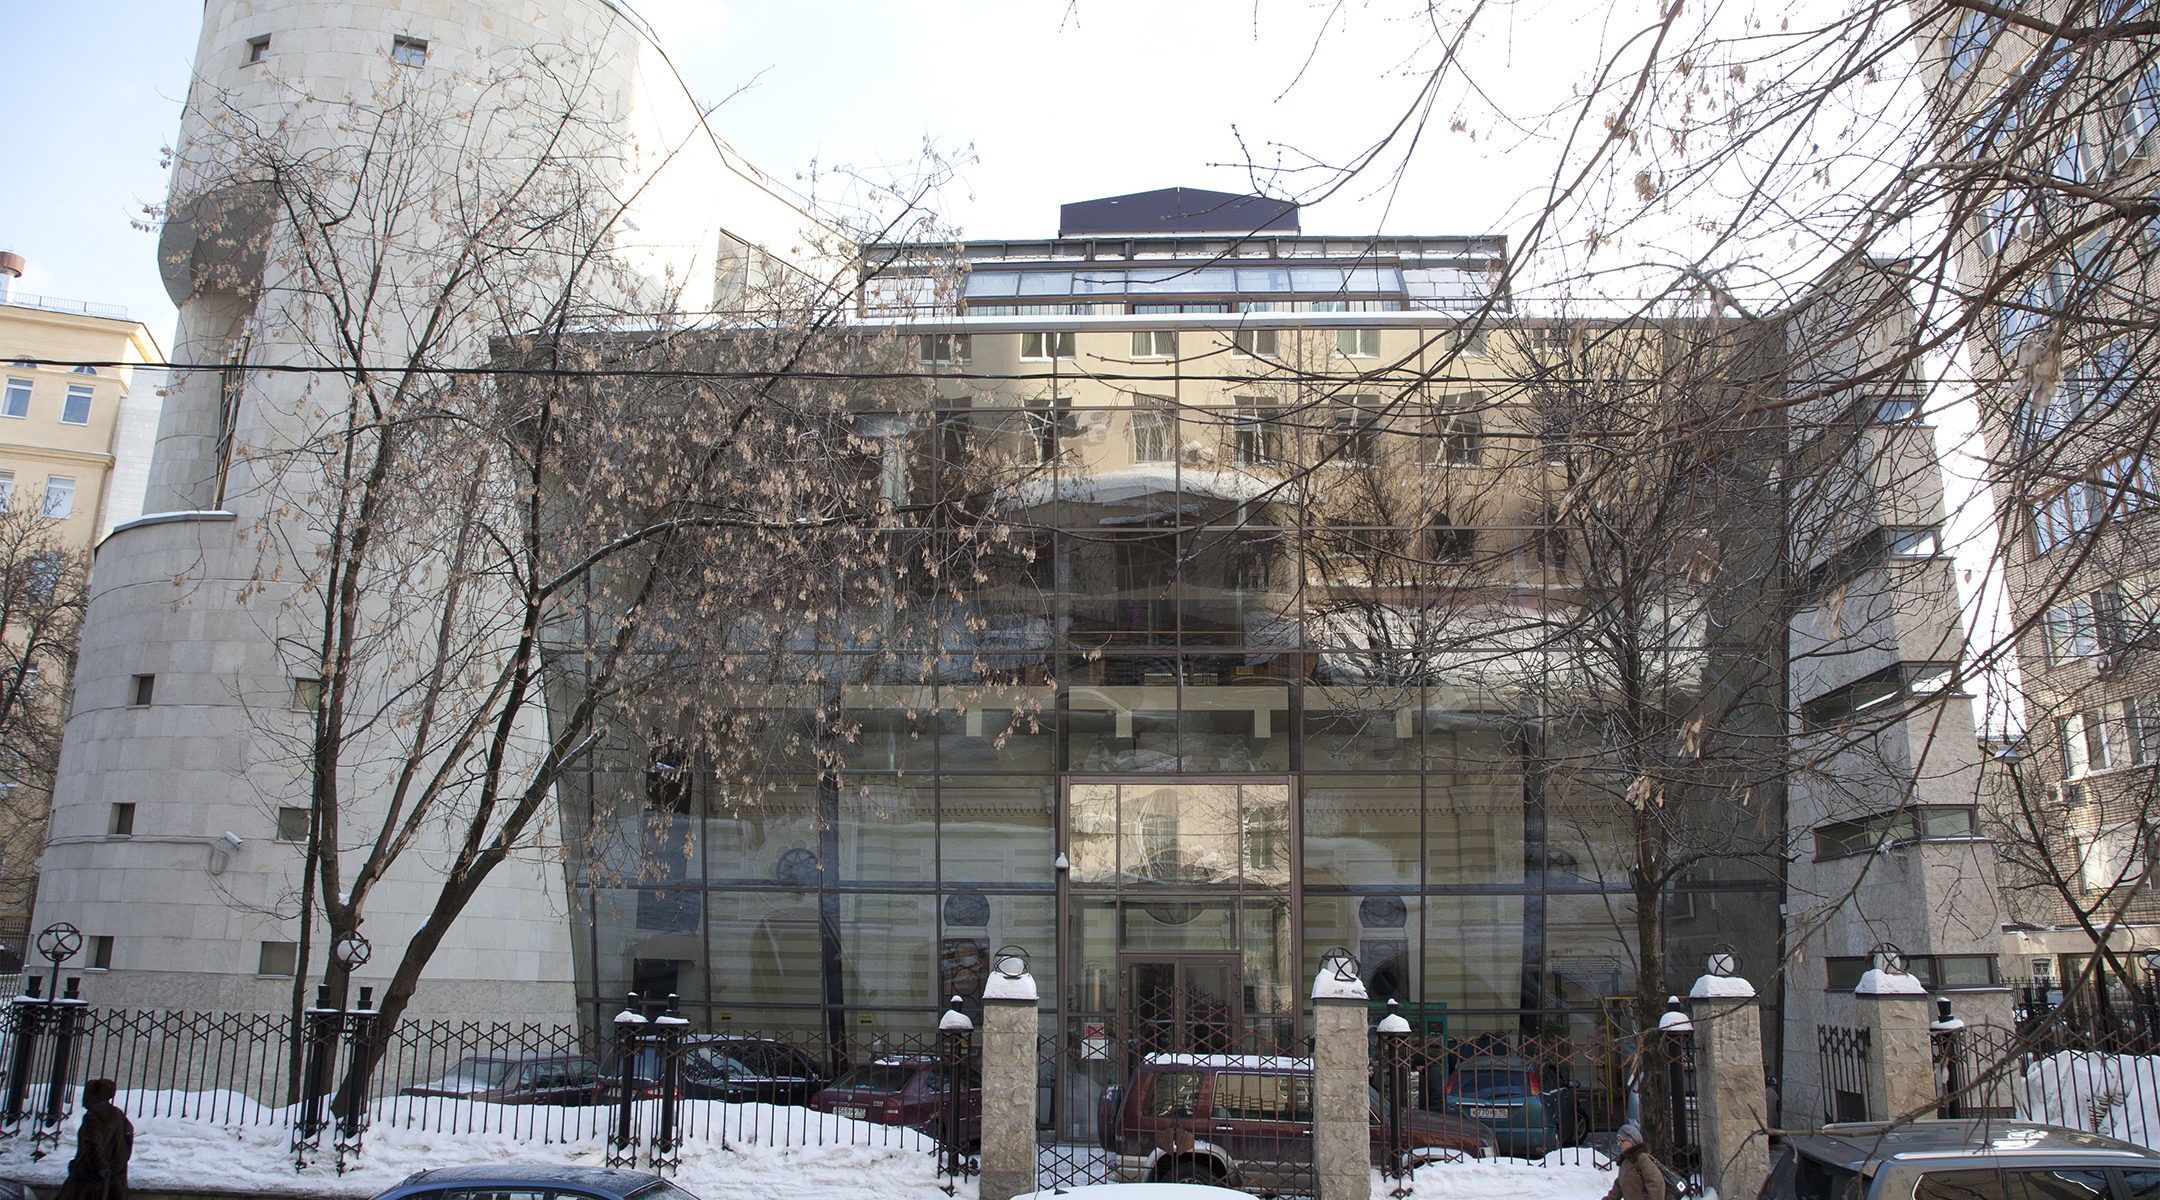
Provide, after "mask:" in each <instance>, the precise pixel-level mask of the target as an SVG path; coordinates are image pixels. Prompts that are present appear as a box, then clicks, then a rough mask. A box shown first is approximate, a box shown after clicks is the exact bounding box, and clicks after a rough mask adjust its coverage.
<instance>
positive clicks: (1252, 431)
mask: <svg viewBox="0 0 2160 1200" xmlns="http://www.w3.org/2000/svg"><path fill="white" fill-rule="evenodd" d="M1237 406H1238V407H1237V417H1236V421H1237V425H1236V428H1235V435H1234V436H1235V438H1236V450H1237V463H1238V465H1239V466H1241V467H1257V466H1263V465H1266V464H1268V463H1277V462H1281V461H1282V410H1281V409H1279V408H1276V407H1274V406H1272V405H1268V404H1263V403H1261V402H1260V401H1258V400H1254V399H1252V398H1250V397H1245V396H1240V397H1238V402H1237Z"/></svg>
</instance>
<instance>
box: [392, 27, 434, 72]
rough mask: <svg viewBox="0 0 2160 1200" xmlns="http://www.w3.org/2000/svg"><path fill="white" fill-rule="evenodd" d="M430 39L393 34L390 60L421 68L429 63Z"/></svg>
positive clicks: (401, 64) (398, 63)
mask: <svg viewBox="0 0 2160 1200" xmlns="http://www.w3.org/2000/svg"><path fill="white" fill-rule="evenodd" d="M427 58H428V40H427V39H426V38H416V37H407V36H406V35H404V34H402V33H401V34H393V35H392V36H391V38H390V61H391V62H394V63H396V64H397V65H399V66H401V67H413V68H416V69H417V68H419V67H424V66H426V65H427Z"/></svg>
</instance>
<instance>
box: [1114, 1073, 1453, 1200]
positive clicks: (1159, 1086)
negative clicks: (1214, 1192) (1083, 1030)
mask: <svg viewBox="0 0 2160 1200" xmlns="http://www.w3.org/2000/svg"><path fill="white" fill-rule="evenodd" d="M1367 1101H1368V1112H1367V1116H1368V1118H1369V1119H1370V1121H1371V1124H1372V1154H1373V1162H1374V1163H1375V1164H1378V1163H1379V1162H1380V1161H1381V1156H1382V1155H1383V1153H1384V1152H1385V1151H1384V1143H1383V1137H1384V1135H1383V1131H1382V1128H1381V1124H1380V1113H1381V1103H1380V1097H1379V1094H1378V1093H1377V1092H1374V1091H1372V1090H1371V1089H1370V1088H1368V1089H1367ZM1096 1118H1097V1122H1098V1126H1099V1128H1100V1130H1101V1136H1102V1147H1103V1149H1104V1150H1107V1151H1109V1152H1110V1153H1111V1154H1114V1155H1116V1156H1117V1178H1118V1179H1119V1180H1121V1181H1124V1182H1129V1183H1139V1182H1158V1181H1169V1182H1182V1183H1204V1184H1219V1185H1223V1186H1228V1187H1238V1188H1245V1189H1248V1190H1251V1189H1258V1190H1261V1191H1269V1190H1278V1191H1294V1190H1297V1189H1299V1188H1301V1187H1310V1186H1311V1183H1312V1178H1311V1174H1312V1142H1313V1139H1312V1132H1313V1068H1312V1060H1311V1059H1309V1058H1261V1057H1256V1056H1253V1055H1239V1054H1206V1055H1194V1054H1151V1055H1148V1056H1147V1057H1146V1058H1144V1059H1143V1060H1141V1062H1140V1065H1139V1066H1138V1067H1136V1068H1134V1070H1133V1073H1132V1077H1131V1078H1130V1079H1129V1080H1127V1081H1126V1082H1125V1083H1124V1084H1123V1085H1122V1086H1118V1087H1112V1088H1110V1089H1108V1090H1107V1091H1105V1092H1104V1093H1103V1097H1102V1100H1101V1102H1100V1104H1099V1106H1098V1109H1097V1112H1096ZM1403 1126H1404V1130H1403V1132H1404V1137H1405V1139H1406V1140H1407V1142H1408V1145H1409V1147H1410V1157H1411V1158H1412V1159H1413V1160H1418V1159H1434V1158H1444V1157H1451V1156H1454V1155H1464V1156H1467V1157H1471V1158H1483V1157H1485V1156H1486V1155H1487V1154H1489V1153H1491V1152H1492V1148H1493V1132H1492V1130H1490V1129H1487V1128H1486V1127H1485V1126H1483V1125H1481V1124H1479V1123H1478V1122H1476V1121H1469V1120H1464V1119H1462V1118H1460V1117H1452V1116H1444V1115H1441V1114H1438V1113H1430V1112H1420V1111H1417V1110H1415V1109H1410V1110H1406V1111H1405V1112H1404V1113H1403Z"/></svg>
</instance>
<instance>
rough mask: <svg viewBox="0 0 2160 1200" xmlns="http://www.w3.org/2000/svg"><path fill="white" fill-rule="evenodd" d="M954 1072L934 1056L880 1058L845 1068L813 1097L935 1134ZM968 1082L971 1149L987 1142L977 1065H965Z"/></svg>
mask: <svg viewBox="0 0 2160 1200" xmlns="http://www.w3.org/2000/svg"><path fill="white" fill-rule="evenodd" d="M950 1070H951V1068H950V1067H948V1066H947V1065H946V1064H944V1063H942V1062H940V1061H938V1060H937V1059H934V1058H900V1057H896V1058H880V1059H877V1060H876V1061H874V1062H870V1063H866V1064H864V1065H862V1066H859V1067H853V1068H850V1069H849V1070H848V1071H846V1072H844V1073H843V1074H842V1075H841V1076H840V1078H838V1079H835V1080H833V1082H832V1086H831V1087H828V1088H826V1089H824V1090H823V1091H820V1092H818V1093H817V1094H816V1095H814V1096H812V1097H810V1107H811V1108H812V1109H814V1110H816V1111H818V1112H828V1113H832V1114H834V1115H835V1116H842V1117H851V1118H853V1119H855V1120H858V1121H870V1122H873V1123H875V1124H879V1125H905V1126H907V1127H909V1128H910V1129H920V1130H922V1131H924V1132H926V1133H935V1132H937V1129H938V1121H939V1119H940V1117H941V1115H942V1114H943V1113H944V1111H945V1099H946V1092H947V1090H948V1089H947V1077H948V1073H949V1072H950ZM966 1083H967V1089H966V1090H965V1091H964V1092H963V1093H961V1096H960V1109H959V1117H960V1142H961V1144H962V1145H963V1146H966V1147H969V1149H970V1152H971V1153H972V1152H973V1148H974V1147H975V1146H977V1145H978V1144H980V1143H981V1141H982V1076H981V1074H980V1073H978V1072H977V1071H976V1070H975V1068H974V1067H972V1066H970V1067H968V1068H966Z"/></svg>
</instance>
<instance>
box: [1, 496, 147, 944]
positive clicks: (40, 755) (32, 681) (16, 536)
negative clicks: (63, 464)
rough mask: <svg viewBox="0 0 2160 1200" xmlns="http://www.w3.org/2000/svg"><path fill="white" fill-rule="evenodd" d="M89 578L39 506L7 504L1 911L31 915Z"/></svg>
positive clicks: (83, 559) (84, 558)
mask: <svg viewBox="0 0 2160 1200" xmlns="http://www.w3.org/2000/svg"><path fill="white" fill-rule="evenodd" d="M89 579H90V556H89V555H88V554H86V553H84V552H82V551H80V550H75V549H70V548H68V547H66V546H64V545H63V544H62V543H61V542H60V540H59V539H58V538H57V537H56V536H54V533H53V531H52V527H51V526H50V525H48V524H47V522H46V521H45V520H44V518H43V517H42V515H41V514H40V513H38V512H37V510H36V508H35V506H33V505H28V504H21V503H17V504H14V505H11V506H9V507H8V508H6V509H5V510H4V511H0V912H9V913H21V914H23V918H22V919H23V920H24V922H25V923H27V921H28V914H29V912H30V902H31V900H32V899H33V898H34V897H35V896H36V893H37V859H38V854H39V851H40V850H41V849H42V848H43V843H44V833H45V814H46V811H47V809H48V808H49V806H50V804H51V802H52V787H53V775H54V772H55V771H56V770H57V769H58V767H59V763H60V733H61V725H62V722H63V720H64V719H65V717H66V715H67V707H68V675H69V671H70V668H71V667H72V666H73V665H74V661H75V645H76V641H77V639H78V637H79V636H80V634H81V631H82V618H83V606H84V602H85V600H86V599H87V592H88V589H89ZM123 832H124V831H123ZM22 949H23V948H22V947H20V946H18V947H16V950H17V951H20V950H22Z"/></svg>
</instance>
